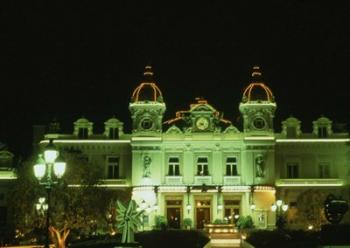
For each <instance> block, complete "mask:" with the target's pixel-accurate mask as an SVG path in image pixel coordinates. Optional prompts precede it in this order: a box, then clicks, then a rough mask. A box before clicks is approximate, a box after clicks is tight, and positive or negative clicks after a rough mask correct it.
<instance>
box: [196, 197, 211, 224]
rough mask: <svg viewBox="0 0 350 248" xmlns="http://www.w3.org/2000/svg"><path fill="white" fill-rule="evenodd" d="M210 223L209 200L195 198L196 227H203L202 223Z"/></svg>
mask: <svg viewBox="0 0 350 248" xmlns="http://www.w3.org/2000/svg"><path fill="white" fill-rule="evenodd" d="M208 223H210V201H208V200H197V201H196V227H197V229H203V228H204V224H208Z"/></svg>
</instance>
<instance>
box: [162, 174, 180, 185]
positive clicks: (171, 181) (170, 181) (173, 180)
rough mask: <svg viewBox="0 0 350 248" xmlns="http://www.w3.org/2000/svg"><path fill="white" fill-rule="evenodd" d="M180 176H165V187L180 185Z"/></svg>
mask: <svg viewBox="0 0 350 248" xmlns="http://www.w3.org/2000/svg"><path fill="white" fill-rule="evenodd" d="M182 178H183V177H182V176H166V177H165V184H167V185H182V184H183V182H182Z"/></svg>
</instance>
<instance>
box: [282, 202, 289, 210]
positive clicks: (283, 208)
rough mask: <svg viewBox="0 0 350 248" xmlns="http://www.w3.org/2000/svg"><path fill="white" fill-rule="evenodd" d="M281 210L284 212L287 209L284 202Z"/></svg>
mask: <svg viewBox="0 0 350 248" xmlns="http://www.w3.org/2000/svg"><path fill="white" fill-rule="evenodd" d="M282 210H283V211H284V212H286V211H287V210H288V205H287V204H284V205H283V206H282Z"/></svg>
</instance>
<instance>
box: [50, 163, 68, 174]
mask: <svg viewBox="0 0 350 248" xmlns="http://www.w3.org/2000/svg"><path fill="white" fill-rule="evenodd" d="M53 171H54V173H55V175H56V177H57V178H61V177H62V176H63V174H64V172H65V171H66V163H65V162H63V161H60V162H55V163H54V165H53Z"/></svg>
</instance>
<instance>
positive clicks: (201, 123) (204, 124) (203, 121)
mask: <svg viewBox="0 0 350 248" xmlns="http://www.w3.org/2000/svg"><path fill="white" fill-rule="evenodd" d="M196 127H197V128H198V129H199V130H202V131H203V130H205V129H207V128H208V127H209V120H208V119H207V118H205V117H199V118H198V119H197V120H196Z"/></svg>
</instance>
